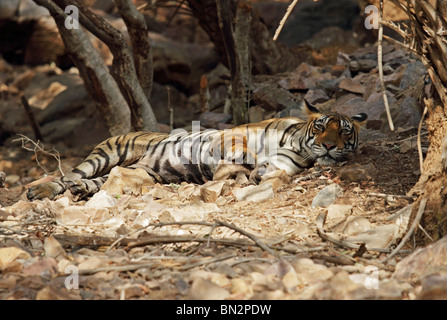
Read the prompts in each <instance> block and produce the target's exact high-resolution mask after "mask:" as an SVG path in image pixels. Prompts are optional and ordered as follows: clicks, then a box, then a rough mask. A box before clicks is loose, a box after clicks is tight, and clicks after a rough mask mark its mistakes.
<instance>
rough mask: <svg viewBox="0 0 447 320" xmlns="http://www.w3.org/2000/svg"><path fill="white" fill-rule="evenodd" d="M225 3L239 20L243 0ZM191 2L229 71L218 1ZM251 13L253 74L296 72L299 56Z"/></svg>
mask: <svg viewBox="0 0 447 320" xmlns="http://www.w3.org/2000/svg"><path fill="white" fill-rule="evenodd" d="M222 1H223V2H225V3H226V4H227V5H228V7H229V8H230V10H231V12H232V16H233V17H235V16H236V10H237V7H238V5H239V0H222ZM187 2H188V5H189V7H190V8H191V10H192V12H193V14H194V16H195V17H196V18H197V19H198V20H199V24H200V26H201V27H202V28H203V29H204V30H205V31H206V32H207V33H208V35H209V37H210V39H211V41H212V42H213V43H214V45H215V47H216V50H217V51H218V53H219V55H220V58H221V62H222V63H223V64H224V65H225V66H227V67H229V64H230V63H231V62H230V61H228V58H227V54H226V48H225V42H224V39H223V38H222V35H221V32H220V28H219V20H218V14H217V6H216V1H215V0H187ZM247 10H248V12H247V14H250V15H251V22H250V27H249V34H250V43H251V47H250V51H251V59H252V69H253V73H254V74H275V73H279V72H285V71H288V70H292V69H294V68H296V67H297V66H298V65H299V63H300V61H299V59H298V58H297V56H296V55H294V54H293V53H292V51H291V50H290V49H289V48H287V47H286V46H284V45H282V44H281V43H280V42H275V41H273V36H272V34H270V32H269V31H268V29H267V27H266V26H265V24H264V23H263V22H262V21H261V19H260V18H259V16H258V14H257V13H256V12H255V10H254V9H253V8H251V7H247ZM247 31H248V30H247Z"/></svg>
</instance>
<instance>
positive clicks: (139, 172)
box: [101, 167, 155, 196]
mask: <svg viewBox="0 0 447 320" xmlns="http://www.w3.org/2000/svg"><path fill="white" fill-rule="evenodd" d="M154 184H155V182H154V180H153V179H152V178H151V177H150V176H149V174H148V173H147V172H146V171H145V170H144V169H142V168H137V169H127V168H122V167H114V168H113V169H112V170H111V171H110V174H109V177H108V178H107V181H106V182H105V183H104V184H103V185H102V187H101V190H104V191H107V193H108V194H110V195H112V196H117V195H123V194H125V193H129V194H141V188H142V187H147V186H152V185H154Z"/></svg>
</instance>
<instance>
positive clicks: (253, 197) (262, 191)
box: [233, 182, 274, 202]
mask: <svg viewBox="0 0 447 320" xmlns="http://www.w3.org/2000/svg"><path fill="white" fill-rule="evenodd" d="M233 193H234V195H235V196H236V199H237V200H238V201H248V202H260V201H264V200H267V199H271V198H273V196H274V194H273V187H272V184H271V183H270V182H266V183H262V184H260V185H258V186H248V187H244V188H238V189H235V190H234V191H233Z"/></svg>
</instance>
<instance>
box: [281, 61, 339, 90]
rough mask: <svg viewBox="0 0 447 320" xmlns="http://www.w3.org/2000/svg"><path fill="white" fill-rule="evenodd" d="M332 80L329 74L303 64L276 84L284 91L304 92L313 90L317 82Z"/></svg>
mask: <svg viewBox="0 0 447 320" xmlns="http://www.w3.org/2000/svg"><path fill="white" fill-rule="evenodd" d="M332 78H333V77H332V75H331V74H330V73H329V72H322V70H321V68H319V67H314V66H311V65H309V64H307V63H304V62H303V63H301V64H300V65H299V66H298V68H296V69H295V70H293V71H292V72H291V73H290V74H289V75H288V77H287V78H284V79H282V80H280V81H279V82H278V84H279V85H280V86H281V87H282V88H284V89H286V90H305V89H312V88H315V87H316V85H317V84H318V83H319V82H321V81H324V80H330V79H332Z"/></svg>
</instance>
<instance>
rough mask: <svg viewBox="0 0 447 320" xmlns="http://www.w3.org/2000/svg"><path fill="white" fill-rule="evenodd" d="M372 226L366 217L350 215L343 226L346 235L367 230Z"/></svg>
mask: <svg viewBox="0 0 447 320" xmlns="http://www.w3.org/2000/svg"><path fill="white" fill-rule="evenodd" d="M370 228H371V223H370V222H369V221H368V219H366V218H364V217H348V219H347V221H346V222H345V224H344V226H343V233H344V234H346V235H355V234H358V233H361V232H365V231H367V230H369V229H370Z"/></svg>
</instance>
